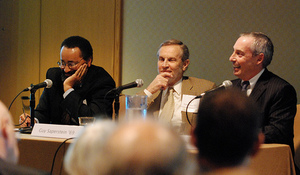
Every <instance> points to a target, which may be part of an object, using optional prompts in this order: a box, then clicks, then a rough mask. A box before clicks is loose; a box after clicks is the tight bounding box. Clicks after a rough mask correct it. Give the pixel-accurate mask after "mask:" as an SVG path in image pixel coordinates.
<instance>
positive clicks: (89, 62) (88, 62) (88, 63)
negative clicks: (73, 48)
mask: <svg viewBox="0 0 300 175" xmlns="http://www.w3.org/2000/svg"><path fill="white" fill-rule="evenodd" d="M92 62H93V58H92V57H90V58H89V59H88V60H87V61H86V63H87V65H88V67H91V65H92Z"/></svg>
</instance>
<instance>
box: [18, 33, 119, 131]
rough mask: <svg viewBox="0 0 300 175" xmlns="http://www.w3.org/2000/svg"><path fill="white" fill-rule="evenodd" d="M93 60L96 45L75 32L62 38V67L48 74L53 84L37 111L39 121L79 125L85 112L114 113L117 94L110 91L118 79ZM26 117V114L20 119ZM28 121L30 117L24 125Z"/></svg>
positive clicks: (92, 114)
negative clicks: (74, 34) (111, 96)
mask: <svg viewBox="0 0 300 175" xmlns="http://www.w3.org/2000/svg"><path fill="white" fill-rule="evenodd" d="M92 61H93V49H92V46H91V44H90V42H89V41H88V40H86V39H85V38H82V37H80V36H71V37H69V38H67V39H65V40H64V41H63V42H62V44H61V50H60V61H59V62H58V65H59V67H56V68H50V69H49V70H48V71H47V74H46V78H47V79H50V80H52V82H53V86H52V87H51V88H48V89H47V88H45V89H44V92H43V94H42V96H41V98H40V101H39V104H38V105H37V107H36V109H35V113H34V114H35V121H36V122H39V123H53V124H71V125H76V124H78V117H81V116H97V117H101V118H107V117H108V118H111V117H112V102H113V98H108V97H106V95H107V92H108V91H110V90H111V89H113V88H115V82H114V80H113V79H112V77H111V76H110V75H109V73H108V72H106V71H105V70H104V69H103V68H102V67H98V66H95V65H92ZM25 115H28V114H25ZM24 120H25V116H24V114H22V115H21V116H20V121H19V122H20V123H21V122H23V121H24ZM28 125H30V118H29V117H28V118H27V119H26V121H25V123H23V124H22V125H21V126H23V127H24V126H28Z"/></svg>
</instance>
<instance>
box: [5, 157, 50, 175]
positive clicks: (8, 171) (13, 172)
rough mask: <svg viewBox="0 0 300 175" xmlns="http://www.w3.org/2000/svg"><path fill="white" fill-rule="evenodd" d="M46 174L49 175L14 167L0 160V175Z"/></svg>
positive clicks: (18, 166) (43, 174)
mask: <svg viewBox="0 0 300 175" xmlns="http://www.w3.org/2000/svg"><path fill="white" fill-rule="evenodd" d="M46 174H50V173H47V172H44V171H40V170H36V169H32V168H29V167H24V166H20V165H15V164H12V163H8V162H5V161H4V160H2V159H0V175H46Z"/></svg>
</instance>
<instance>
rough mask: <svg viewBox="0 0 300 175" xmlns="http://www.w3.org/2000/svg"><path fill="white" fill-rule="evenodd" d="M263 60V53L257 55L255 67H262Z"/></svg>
mask: <svg viewBox="0 0 300 175" xmlns="http://www.w3.org/2000/svg"><path fill="white" fill-rule="evenodd" d="M264 59H265V54H263V53H260V54H258V55H257V65H259V64H261V65H262V63H263V61H264Z"/></svg>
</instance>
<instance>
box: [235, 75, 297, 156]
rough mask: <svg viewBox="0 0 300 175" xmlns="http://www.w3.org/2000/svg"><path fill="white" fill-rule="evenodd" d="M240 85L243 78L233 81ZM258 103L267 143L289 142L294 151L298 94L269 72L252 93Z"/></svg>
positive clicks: (263, 76)
mask: <svg viewBox="0 0 300 175" xmlns="http://www.w3.org/2000/svg"><path fill="white" fill-rule="evenodd" d="M232 83H233V86H236V87H240V86H241V85H240V84H241V80H240V79H235V80H233V81H232ZM250 98H252V99H253V100H254V101H255V102H256V103H257V105H258V107H259V110H260V113H261V115H262V116H263V119H262V130H263V132H264V134H265V143H282V144H288V145H290V147H291V150H292V152H293V153H294V142H293V138H294V118H295V115H296V110H297V95H296V91H295V89H294V87H293V86H292V85H290V84H289V83H288V82H287V81H285V80H283V79H282V78H280V77H278V76H277V75H275V74H273V73H272V72H269V71H268V70H267V69H265V71H264V72H263V74H262V75H261V76H260V78H259V79H258V81H257V82H256V85H255V87H254V89H253V90H252V92H251V94H250Z"/></svg>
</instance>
